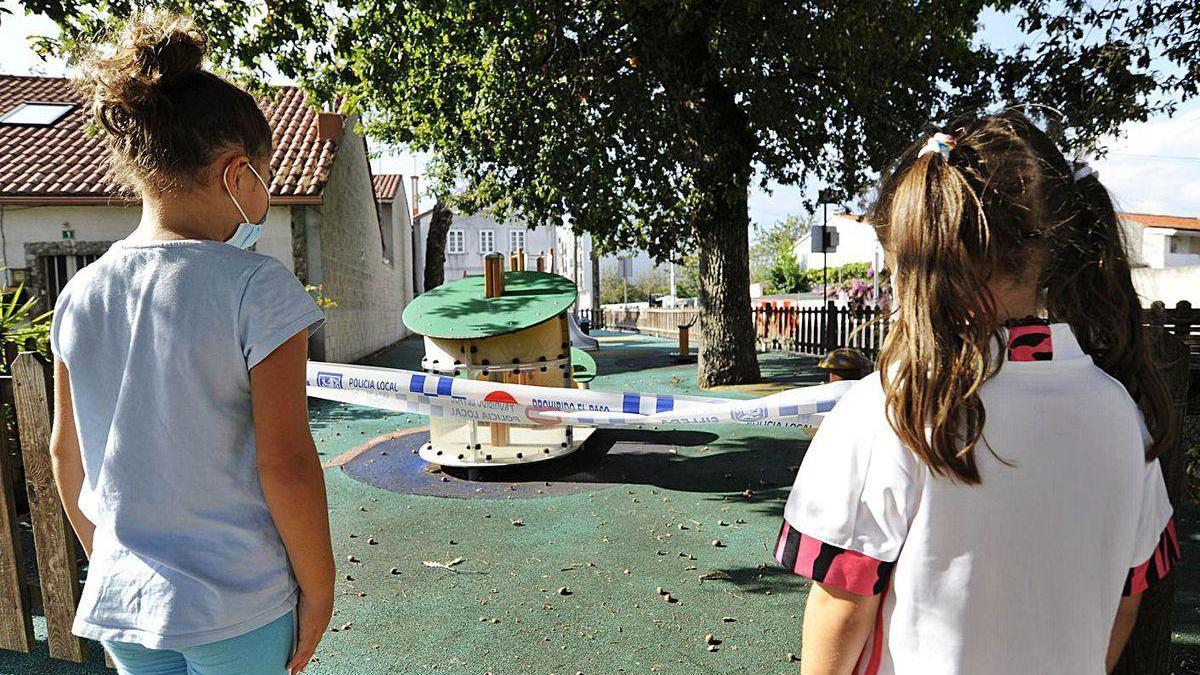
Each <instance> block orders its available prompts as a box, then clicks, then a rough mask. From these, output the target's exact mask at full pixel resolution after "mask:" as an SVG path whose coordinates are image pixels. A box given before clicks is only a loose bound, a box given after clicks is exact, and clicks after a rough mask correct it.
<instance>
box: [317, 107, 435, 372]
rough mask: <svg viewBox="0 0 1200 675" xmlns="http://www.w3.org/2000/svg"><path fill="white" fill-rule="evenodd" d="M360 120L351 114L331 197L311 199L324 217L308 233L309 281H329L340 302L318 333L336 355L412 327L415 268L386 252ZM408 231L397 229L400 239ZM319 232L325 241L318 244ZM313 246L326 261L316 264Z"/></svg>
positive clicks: (352, 356) (345, 358)
mask: <svg viewBox="0 0 1200 675" xmlns="http://www.w3.org/2000/svg"><path fill="white" fill-rule="evenodd" d="M354 125H355V121H354V120H353V119H348V120H347V121H346V131H345V132H344V135H343V136H342V139H341V144H340V145H339V148H338V154H337V159H336V160H335V161H334V164H333V168H332V169H331V170H330V176H329V182H328V183H327V184H326V187H325V192H324V195H323V197H324V199H323V202H324V203H323V204H322V205H321V206H319V207H309V208H312V209H313V210H314V211H315V212H316V213H319V215H320V218H319V225H318V226H317V228H316V229H317V232H316V233H313V232H311V231H310V232H309V233H308V235H307V236H308V239H309V241H308V250H309V252H310V255H309V258H308V260H307V261H306V265H305V267H306V268H307V269H306V273H307V277H308V283H310V284H321V285H323V286H324V292H325V294H326V295H327V296H329V297H330V298H331V299H333V301H334V302H336V303H337V307H333V308H330V309H328V310H326V317H327V318H326V321H325V326H324V328H323V329H322V331H321V333H320V334H319V338H318V339H319V340H320V341H321V343H322V344H321V346H320V347H321V348H320V353H321V354H322V356H323V358H324V359H326V360H328V361H337V362H350V361H354V360H356V359H360V358H362V357H364V356H366V355H368V354H370V353H372V352H375V351H378V350H380V349H383V348H384V347H387V346H388V345H390V344H392V343H394V342H396V341H397V340H399V339H400V338H402V337H404V336H405V335H407V334H408V332H407V330H405V328H404V324H403V322H402V321H401V320H400V316H401V314H402V313H403V311H404V307H405V303H406V297H405V284H404V280H405V275H406V274H411V269H410V268H409V262H408V261H406V260H403V259H397V260H395V261H392V262H391V263H390V264H389V263H388V262H386V261H385V260H384V257H383V243H382V241H381V238H380V232H379V214H378V211H377V209H376V205H375V195H374V192H373V189H372V187H371V175H370V169H369V166H368V163H367V154H366V146H365V145H364V144H363V141H362V138H361V137H360V136H358V135H357V134H356V133H355V131H354ZM389 225H390V226H392V227H395V226H396V225H395V223H394V222H393V223H389ZM314 235H315V236H314ZM406 235H407V233H402V232H395V233H394V237H395V239H396V240H399V239H400V237H401V236H406ZM314 238H316V239H318V240H319V246H318V247H314V246H313V243H314V241H313V239H314ZM314 248H317V249H318V251H316V252H315V253H316V254H317V255H319V259H320V265H319V266H318V265H315V264H314V259H313V254H314V250H313V249H314ZM315 355H316V354H315V353H314V356H315Z"/></svg>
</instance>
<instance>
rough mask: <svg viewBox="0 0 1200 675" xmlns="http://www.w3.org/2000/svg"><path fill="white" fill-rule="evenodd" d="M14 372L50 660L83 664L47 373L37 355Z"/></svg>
mask: <svg viewBox="0 0 1200 675" xmlns="http://www.w3.org/2000/svg"><path fill="white" fill-rule="evenodd" d="M12 372H13V394H14V398H15V402H16V409H17V428H18V430H19V431H20V437H21V458H22V460H23V462H24V464H25V485H26V489H27V491H28V494H29V514H30V521H31V523H32V524H33V543H34V548H35V549H36V551H37V567H38V577H39V580H40V582H41V589H42V607H43V608H44V611H45V614H46V630H47V637H48V641H49V647H50V656H51V657H52V658H56V659H64V660H67V661H74V662H76V663H83V662H84V661H85V660H86V659H87V642H86V641H85V640H84V639H83V638H79V637H76V636H74V635H72V634H71V624H72V622H74V620H75V608H76V606H77V605H78V604H79V591H80V587H79V566H78V565H77V564H76V546H75V534H74V532H73V531H72V530H71V526H70V524H69V523H68V522H67V516H66V513H65V512H64V511H63V505H62V500H61V499H59V496H58V489H57V488H56V487H55V485H54V474H53V472H52V471H51V468H50V421H51V419H52V417H51V396H50V392H51V391H53V388H52V386H51V384H50V369H49V367H48V366H47V364H46V363H45V362H44V361H43V360H42V359H41V358H40V357H38V356H37V355H36V354H33V353H29V352H23V353H22V354H20V355H19V356H17V358H16V360H15V361H13V363H12Z"/></svg>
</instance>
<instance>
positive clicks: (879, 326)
mask: <svg viewBox="0 0 1200 675" xmlns="http://www.w3.org/2000/svg"><path fill="white" fill-rule="evenodd" d="M751 312H752V318H753V321H754V335H755V346H756V347H757V348H758V350H759V351H764V352H766V351H785V352H796V353H799V354H809V355H811V356H822V355H824V354H825V353H827V352H828V351H829V350H831V349H835V348H837V347H854V348H856V349H859V350H861V351H862V352H863V353H864V354H866V355H867V357H869V358H872V359H874V358H875V356H876V355H877V354H878V353H879V348H880V347H881V346H882V345H883V339H884V337H885V336H886V335H887V325H888V324H887V316H886V314H884V313H882V312H880V311H879V310H876V309H870V308H868V309H865V310H861V311H855V310H850V309H847V308H841V307H837V306H836V305H835V304H834V303H832V302H830V303H829V304H828V305H826V306H825V307H774V306H772V305H763V306H759V307H754V308H753V309H752V310H751ZM698 315H699V310H697V309H696V308H687V309H653V308H650V309H648V308H609V309H605V310H603V311H602V312H600V315H599V316H600V320H599V321H598V322H597V321H594V320H593V321H592V322H591V323H592V327H593V328H607V329H610V330H624V331H633V332H637V333H646V334H649V335H655V336H658V337H665V338H675V337H677V336H678V335H679V326H684V325H690V324H695V325H693V327H692V329H691V338H692V340H694V341H695V342H697V343H702V342H704V334H703V331H702V330H701V328H700V326H699V323H698V322H697V317H698ZM580 317H581V318H588V319H589V320H591V319H592V313H591V312H581V313H580Z"/></svg>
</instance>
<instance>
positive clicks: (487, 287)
mask: <svg viewBox="0 0 1200 675" xmlns="http://www.w3.org/2000/svg"><path fill="white" fill-rule="evenodd" d="M502 295H504V256H503V255H501V254H500V253H495V252H493V253H489V254H487V255H486V256H484V257H483V297H485V298H498V297H500V296H502Z"/></svg>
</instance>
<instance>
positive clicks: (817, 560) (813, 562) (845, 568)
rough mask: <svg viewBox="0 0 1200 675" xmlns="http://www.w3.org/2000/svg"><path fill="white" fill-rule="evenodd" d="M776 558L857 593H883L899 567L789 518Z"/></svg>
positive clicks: (815, 578)
mask: <svg viewBox="0 0 1200 675" xmlns="http://www.w3.org/2000/svg"><path fill="white" fill-rule="evenodd" d="M775 559H776V560H778V561H779V562H780V563H781V564H782V565H783V566H784V567H786V568H788V570H790V571H792V572H793V573H795V574H799V575H800V576H802V577H807V578H809V579H812V580H813V581H818V582H820V583H823V584H828V585H830V586H834V587H836V588H840V589H842V590H844V591H847V592H850V593H854V594H856V595H876V594H878V593H882V592H883V591H884V590H885V589H886V588H887V584H888V581H889V579H890V578H891V575H892V568H893V567H895V563H891V562H884V561H882V560H876V559H875V558H872V557H870V556H868V555H865V554H862V553H859V552H858V551H850V550H847V549H844V548H839V547H837V546H834V545H832V544H827V543H825V542H823V541H820V540H819V539H814V538H812V537H810V536H808V535H806V534H804V533H802V532H800V531H799V530H797V529H795V528H793V527H792V526H791V525H790V524H789V523H788V522H787V521H786V520H785V521H784V522H783V527H782V528H781V529H780V532H779V539H778V541H777V542H776V544H775Z"/></svg>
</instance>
